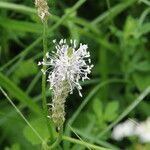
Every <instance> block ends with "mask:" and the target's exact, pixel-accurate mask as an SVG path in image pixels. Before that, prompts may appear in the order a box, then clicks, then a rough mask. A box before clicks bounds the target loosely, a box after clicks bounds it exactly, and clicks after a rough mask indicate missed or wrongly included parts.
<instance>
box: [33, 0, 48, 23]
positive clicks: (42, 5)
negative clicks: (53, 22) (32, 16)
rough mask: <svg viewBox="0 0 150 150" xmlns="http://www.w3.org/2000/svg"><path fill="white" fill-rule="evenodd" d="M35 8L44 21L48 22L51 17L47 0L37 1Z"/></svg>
mask: <svg viewBox="0 0 150 150" xmlns="http://www.w3.org/2000/svg"><path fill="white" fill-rule="evenodd" d="M35 6H36V7H37V12H38V16H39V17H40V19H41V20H42V21H44V20H46V19H47V17H48V16H49V15H50V13H49V11H48V10H49V7H48V5H47V1H46V0H35Z"/></svg>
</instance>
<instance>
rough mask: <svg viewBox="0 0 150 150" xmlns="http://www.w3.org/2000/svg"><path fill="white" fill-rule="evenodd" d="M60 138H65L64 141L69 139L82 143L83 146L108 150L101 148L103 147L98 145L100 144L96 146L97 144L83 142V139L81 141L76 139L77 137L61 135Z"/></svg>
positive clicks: (96, 149) (97, 149) (72, 141)
mask: <svg viewBox="0 0 150 150" xmlns="http://www.w3.org/2000/svg"><path fill="white" fill-rule="evenodd" d="M62 139H63V140H65V141H69V142H71V143H75V144H79V145H83V146H85V147H89V148H92V149H95V150H110V149H108V148H103V147H100V146H97V145H94V144H90V143H88V142H84V141H81V140H77V139H74V138H71V137H68V136H62Z"/></svg>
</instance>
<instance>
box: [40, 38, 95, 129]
mask: <svg viewBox="0 0 150 150" xmlns="http://www.w3.org/2000/svg"><path fill="white" fill-rule="evenodd" d="M53 43H54V44H55V48H56V52H54V51H53V52H52V54H49V53H47V54H46V58H47V60H44V59H43V61H42V62H39V65H46V66H47V67H48V69H47V70H46V71H45V72H44V71H43V70H42V72H43V73H46V72H48V80H47V81H49V83H50V89H52V91H53V100H52V101H53V102H52V116H51V117H52V119H53V122H54V123H55V125H56V126H57V127H58V129H59V128H60V127H61V126H62V125H63V123H64V120H65V111H64V103H65V101H66V98H67V96H68V94H69V93H70V94H72V93H73V89H74V88H76V89H77V90H78V92H79V95H80V96H82V94H81V92H80V90H81V89H82V87H81V85H80V83H79V80H80V79H81V80H82V81H84V80H86V79H89V78H88V76H87V75H88V74H90V73H91V69H92V67H93V65H91V59H90V53H89V52H88V51H87V49H88V46H87V45H86V44H82V43H80V45H79V47H77V45H76V41H75V40H70V44H67V43H66V40H65V39H62V40H60V42H59V43H58V44H57V42H56V40H54V41H53Z"/></svg>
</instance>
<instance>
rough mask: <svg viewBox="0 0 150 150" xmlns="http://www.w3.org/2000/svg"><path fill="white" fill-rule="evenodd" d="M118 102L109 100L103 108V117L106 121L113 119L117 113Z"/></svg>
mask: <svg viewBox="0 0 150 150" xmlns="http://www.w3.org/2000/svg"><path fill="white" fill-rule="evenodd" d="M118 109H119V103H118V102H117V101H112V102H109V103H108V104H107V106H106V108H105V112H104V118H105V120H106V121H108V122H110V121H113V120H114V119H115V118H116V117H117V115H118V113H117V112H118Z"/></svg>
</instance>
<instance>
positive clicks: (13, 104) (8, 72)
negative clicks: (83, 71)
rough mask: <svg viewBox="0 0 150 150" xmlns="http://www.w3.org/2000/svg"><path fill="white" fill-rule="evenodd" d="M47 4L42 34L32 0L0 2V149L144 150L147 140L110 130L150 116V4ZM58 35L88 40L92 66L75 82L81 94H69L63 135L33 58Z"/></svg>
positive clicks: (125, 0) (124, 0) (96, 0)
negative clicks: (54, 120) (84, 77)
mask: <svg viewBox="0 0 150 150" xmlns="http://www.w3.org/2000/svg"><path fill="white" fill-rule="evenodd" d="M48 5H49V7H50V9H49V11H50V13H51V15H50V16H49V18H48V22H47V23H44V33H43V23H42V22H41V20H40V19H39V17H38V15H37V12H36V9H35V6H34V1H30V0H24V1H21V0H0V39H1V40H0V150H41V149H44V150H49V149H50V148H49V147H50V146H51V147H55V148H54V149H58V150H86V149H92V150H94V149H95V150H121V149H127V150H149V149H150V143H144V144H143V143H140V142H139V140H138V139H137V138H136V137H130V138H125V139H123V140H121V141H115V140H114V139H113V138H112V136H111V133H112V129H113V127H115V125H117V124H118V123H119V122H121V121H123V120H127V119H130V118H131V119H134V118H135V119H137V120H138V121H143V120H146V119H147V118H148V117H150V101H149V98H150V95H149V94H150V51H149V50H150V44H149V34H150V22H149V21H150V2H149V1H148V0H120V1H119V0H70V1H69V0H62V1H59V0H58V1H54V0H48ZM43 38H44V41H43V42H42V40H43ZM62 38H65V39H67V40H69V39H76V40H77V43H79V42H81V43H85V44H88V48H89V51H90V54H91V60H92V64H94V68H93V69H92V74H91V75H90V80H88V81H85V82H81V85H82V87H83V89H82V94H83V97H82V98H81V97H79V96H78V92H77V90H74V93H73V95H69V97H68V98H67V102H66V107H65V111H66V121H65V124H64V127H63V133H57V132H56V131H55V129H54V125H53V123H52V122H51V121H50V119H49V118H48V117H46V116H47V113H49V110H48V109H47V105H46V104H47V103H51V100H52V96H51V91H50V90H49V83H47V82H46V84H45V80H46V76H44V75H42V73H41V71H40V69H41V67H39V66H38V65H37V64H38V61H40V60H42V58H43V52H44V54H45V53H46V52H47V51H49V52H51V51H52V50H54V49H55V47H54V45H53V43H52V41H53V40H54V39H56V40H58V41H59V40H60V39H62ZM43 47H44V50H43ZM68 55H69V56H70V55H72V49H71V48H70V51H69V53H68ZM43 69H46V68H43ZM41 85H42V86H41ZM59 134H60V135H59Z"/></svg>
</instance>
